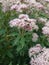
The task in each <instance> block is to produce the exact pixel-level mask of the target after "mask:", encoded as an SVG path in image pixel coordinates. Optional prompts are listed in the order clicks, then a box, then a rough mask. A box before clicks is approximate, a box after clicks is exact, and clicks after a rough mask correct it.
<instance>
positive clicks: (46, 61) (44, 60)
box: [29, 44, 49, 65]
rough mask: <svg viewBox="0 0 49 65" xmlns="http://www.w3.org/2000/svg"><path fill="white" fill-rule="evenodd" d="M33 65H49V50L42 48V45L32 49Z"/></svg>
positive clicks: (30, 52)
mask: <svg viewBox="0 0 49 65" xmlns="http://www.w3.org/2000/svg"><path fill="white" fill-rule="evenodd" d="M29 57H31V61H30V64H31V65H49V48H42V47H41V45H40V44H37V45H36V46H35V47H32V48H30V50H29Z"/></svg>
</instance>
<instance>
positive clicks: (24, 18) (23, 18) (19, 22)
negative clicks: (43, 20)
mask: <svg viewBox="0 0 49 65" xmlns="http://www.w3.org/2000/svg"><path fill="white" fill-rule="evenodd" d="M9 24H10V27H18V28H23V29H25V30H30V31H32V30H38V26H37V25H36V19H30V18H29V16H28V15H27V14H20V15H19V17H18V18H15V19H13V20H11V21H10V22H9Z"/></svg>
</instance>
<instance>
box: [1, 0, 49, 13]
mask: <svg viewBox="0 0 49 65" xmlns="http://www.w3.org/2000/svg"><path fill="white" fill-rule="evenodd" d="M43 2H44V3H45V2H46V3H49V1H48V0H44V1H43V0H40V1H38V0H4V2H3V0H1V3H2V6H3V11H4V12H5V11H7V10H16V11H17V12H23V11H24V9H25V12H27V11H28V12H29V11H33V8H34V9H36V10H42V11H43V10H44V11H45V13H49V12H48V11H49V10H48V8H49V4H45V5H47V6H45V5H44V4H43Z"/></svg>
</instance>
